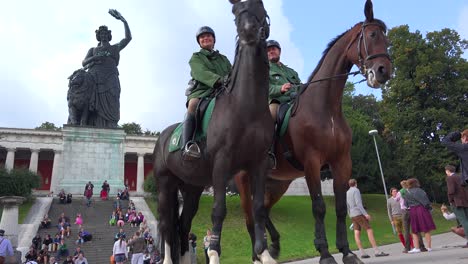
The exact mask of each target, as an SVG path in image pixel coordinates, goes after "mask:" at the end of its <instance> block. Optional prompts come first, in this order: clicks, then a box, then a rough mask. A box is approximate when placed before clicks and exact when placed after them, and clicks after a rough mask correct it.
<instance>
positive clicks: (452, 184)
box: [445, 165, 468, 248]
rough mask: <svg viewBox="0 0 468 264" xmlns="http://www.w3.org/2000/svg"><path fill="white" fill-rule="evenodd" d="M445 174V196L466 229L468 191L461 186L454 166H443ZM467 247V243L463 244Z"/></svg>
mask: <svg viewBox="0 0 468 264" xmlns="http://www.w3.org/2000/svg"><path fill="white" fill-rule="evenodd" d="M445 174H446V175H447V178H446V179H445V180H446V181H447V196H448V200H449V202H450V205H451V206H452V210H453V212H454V213H455V216H456V217H457V220H458V221H459V222H460V224H461V225H462V227H463V229H464V230H468V229H467V228H468V193H467V192H466V191H465V188H464V187H462V186H461V181H462V179H461V177H460V175H458V174H456V173H455V166H452V165H447V166H445ZM466 233H467V232H465V238H466V239H467V240H468V236H467V234H466ZM463 247H464V248H468V243H467V244H466V245H464V246H463Z"/></svg>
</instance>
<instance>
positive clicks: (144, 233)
mask: <svg viewBox="0 0 468 264" xmlns="http://www.w3.org/2000/svg"><path fill="white" fill-rule="evenodd" d="M121 200H122V199H121V195H117V197H116V198H115V201H114V204H113V209H114V210H113V212H112V215H111V216H110V219H109V225H110V226H116V227H118V228H119V230H118V232H117V233H116V234H115V235H114V237H113V239H114V246H113V250H112V256H111V258H110V262H111V263H115V264H121V263H124V261H125V260H127V259H128V257H129V253H131V256H132V263H138V264H143V263H144V264H159V263H160V262H161V257H160V252H159V250H158V249H157V248H156V244H155V241H154V239H153V237H152V235H151V233H150V231H151V229H150V228H149V226H148V224H147V220H146V218H145V217H144V215H143V213H142V212H141V211H139V212H138V213H137V210H136V207H135V203H134V202H133V201H132V200H129V202H128V206H127V208H124V207H123V203H122V202H121ZM124 210H125V213H124ZM125 224H128V225H130V227H131V228H135V232H134V234H133V235H132V236H131V237H128V238H127V234H126V233H125V231H124V229H123V227H124V225H125Z"/></svg>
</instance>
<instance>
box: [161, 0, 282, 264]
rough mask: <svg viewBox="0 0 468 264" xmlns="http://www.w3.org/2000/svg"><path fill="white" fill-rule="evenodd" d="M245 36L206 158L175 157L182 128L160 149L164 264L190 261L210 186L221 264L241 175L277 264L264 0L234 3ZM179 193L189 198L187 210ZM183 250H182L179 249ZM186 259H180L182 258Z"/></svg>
mask: <svg viewBox="0 0 468 264" xmlns="http://www.w3.org/2000/svg"><path fill="white" fill-rule="evenodd" d="M230 2H231V3H232V4H233V9H232V12H233V13H234V15H235V17H236V18H235V23H236V27H237V33H238V43H237V49H236V56H235V60H234V66H233V69H232V72H231V81H230V83H229V84H228V87H227V88H226V89H224V90H223V91H221V92H219V94H218V96H217V99H216V105H215V108H214V110H213V115H212V119H211V122H210V124H209V126H208V132H207V140H206V144H205V145H206V147H205V148H204V149H205V150H204V152H203V153H202V154H203V156H202V158H201V159H199V160H195V161H185V160H184V159H183V158H182V153H181V151H177V152H169V150H168V144H169V141H170V137H171V134H172V132H173V130H174V129H175V128H176V126H177V124H176V125H172V126H170V127H168V128H166V129H165V130H164V131H163V132H162V133H161V135H160V137H159V140H158V141H157V143H156V146H155V148H154V157H155V161H154V168H155V169H154V176H155V179H156V186H157V193H158V197H157V200H158V216H159V223H158V229H159V232H160V234H161V237H162V240H163V241H164V245H165V250H164V252H165V257H164V264H170V263H173V261H174V262H175V263H179V262H180V263H190V256H189V254H188V239H187V238H188V234H189V231H190V229H191V225H192V219H193V217H194V216H195V214H196V212H197V210H198V203H199V200H200V196H201V193H202V191H203V189H204V187H205V186H208V185H213V188H214V205H213V210H212V214H211V219H212V222H213V228H212V236H211V242H210V247H209V250H208V255H209V256H210V263H211V264H214V263H219V255H220V254H221V243H220V242H221V231H222V226H223V221H224V218H225V217H226V197H225V195H226V185H227V182H228V181H229V180H230V179H232V178H233V177H234V175H236V174H238V173H245V174H248V175H250V176H251V177H250V178H249V181H250V182H252V185H251V186H249V188H252V190H253V194H254V195H253V200H254V201H253V203H254V205H255V206H254V207H255V210H254V212H253V214H254V220H255V231H254V233H255V234H254V237H255V238H254V241H255V246H254V249H255V253H256V255H258V256H259V258H260V259H261V260H262V261H263V263H276V261H275V260H273V259H272V258H271V257H270V255H269V253H268V250H267V241H266V238H265V221H266V216H267V212H266V209H265V207H264V203H263V197H264V193H265V180H266V178H267V172H268V158H267V157H268V154H267V153H268V149H269V145H271V142H272V140H273V135H272V133H271V132H272V131H273V127H274V126H273V122H272V120H271V117H270V113H269V110H268V85H269V80H268V71H269V66H268V58H267V53H266V42H265V40H266V38H268V35H269V23H268V15H267V13H266V11H265V9H264V6H263V3H262V1H260V0H248V1H244V2H240V0H230ZM178 192H180V193H181V194H182V197H183V207H182V212H181V213H179V205H178V199H177V196H178ZM179 247H180V250H179ZM180 255H181V256H182V259H181V260H180V261H179V256H180Z"/></svg>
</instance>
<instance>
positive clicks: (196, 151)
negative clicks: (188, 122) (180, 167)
mask: <svg viewBox="0 0 468 264" xmlns="http://www.w3.org/2000/svg"><path fill="white" fill-rule="evenodd" d="M184 157H185V158H186V159H188V160H192V159H199V158H200V157H201V151H200V147H199V146H198V144H197V142H195V141H193V140H190V141H189V142H187V144H185V148H184Z"/></svg>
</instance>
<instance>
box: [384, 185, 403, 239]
mask: <svg viewBox="0 0 468 264" xmlns="http://www.w3.org/2000/svg"><path fill="white" fill-rule="evenodd" d="M390 194H391V195H392V197H390V198H388V200H387V210H388V215H390V216H391V219H390V222H391V223H392V226H393V227H394V228H395V230H396V232H397V233H398V238H399V239H400V241H401V243H402V244H403V246H405V237H404V236H403V232H402V231H403V210H402V209H401V206H400V203H399V202H398V200H397V194H398V190H397V188H394V187H393V188H391V189H390Z"/></svg>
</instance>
